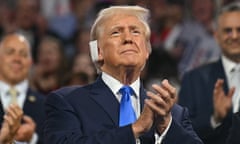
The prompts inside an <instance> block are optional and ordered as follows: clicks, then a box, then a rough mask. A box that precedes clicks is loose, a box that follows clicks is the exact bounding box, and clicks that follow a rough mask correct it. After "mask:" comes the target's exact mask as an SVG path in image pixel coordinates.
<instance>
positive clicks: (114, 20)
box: [103, 14, 144, 29]
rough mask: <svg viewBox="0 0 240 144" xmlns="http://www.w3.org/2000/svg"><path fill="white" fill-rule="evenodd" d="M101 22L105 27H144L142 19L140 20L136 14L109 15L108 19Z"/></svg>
mask: <svg viewBox="0 0 240 144" xmlns="http://www.w3.org/2000/svg"><path fill="white" fill-rule="evenodd" d="M109 19H110V20H109ZM103 24H105V29H112V28H115V27H129V26H132V27H137V28H144V25H143V23H142V21H140V20H139V19H138V18H137V17H136V16H133V15H127V14H119V15H113V16H110V17H109V18H108V20H106V21H105V22H104V23H103Z"/></svg>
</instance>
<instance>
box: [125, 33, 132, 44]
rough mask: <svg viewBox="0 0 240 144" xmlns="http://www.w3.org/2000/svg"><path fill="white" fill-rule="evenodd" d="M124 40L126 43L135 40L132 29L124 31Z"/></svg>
mask: <svg viewBox="0 0 240 144" xmlns="http://www.w3.org/2000/svg"><path fill="white" fill-rule="evenodd" d="M123 42H124V43H132V42H133V38H132V34H131V32H130V31H125V32H124V35H123Z"/></svg>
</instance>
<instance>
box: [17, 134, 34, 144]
mask: <svg viewBox="0 0 240 144" xmlns="http://www.w3.org/2000/svg"><path fill="white" fill-rule="evenodd" d="M37 141H38V135H37V133H34V134H33V137H32V139H31V140H30V142H29V143H28V142H20V141H16V140H15V141H14V144H37Z"/></svg>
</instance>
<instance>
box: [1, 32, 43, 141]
mask: <svg viewBox="0 0 240 144" xmlns="http://www.w3.org/2000/svg"><path fill="white" fill-rule="evenodd" d="M31 64H32V57H31V47H30V43H29V42H28V41H27V39H26V38H25V37H24V36H23V35H21V34H17V33H10V34H7V35H6V36H4V37H3V38H2V40H1V43H0V65H1V67H0V100H1V106H0V111H1V115H0V117H3V114H4V113H3V111H4V110H6V109H7V108H8V107H9V105H10V104H12V103H15V104H17V105H18V106H19V107H20V108H21V109H22V110H23V112H24V116H23V119H22V123H21V125H20V127H19V129H18V131H17V133H16V136H15V140H17V141H20V142H27V143H30V144H41V143H42V125H43V122H44V120H45V113H44V96H42V95H41V94H39V93H37V92H35V91H33V90H32V89H30V88H29V82H28V76H29V71H30V68H31Z"/></svg>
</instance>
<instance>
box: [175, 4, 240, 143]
mask: <svg viewBox="0 0 240 144" xmlns="http://www.w3.org/2000/svg"><path fill="white" fill-rule="evenodd" d="M239 30H240V3H232V4H229V5H227V6H226V7H224V8H222V10H221V11H220V13H219V16H218V19H217V27H216V31H215V38H216V40H217V42H218V43H219V46H220V47H221V51H222V56H221V58H220V59H219V60H218V61H217V62H213V63H210V64H207V65H204V66H201V67H199V68H196V69H194V70H192V71H190V72H188V73H186V74H185V75H184V77H183V79H182V84H181V89H180V93H179V104H180V105H182V106H186V107H188V109H189V113H190V118H191V120H192V122H193V128H194V129H195V130H196V132H197V133H198V134H199V136H200V138H202V140H203V142H204V143H205V144H224V143H225V142H226V138H227V136H228V132H229V128H230V126H231V117H232V116H231V115H232V113H233V112H234V113H235V112H237V111H238V110H239V102H240V95H239V93H240V91H239V90H238V89H239V88H240V87H239V85H240V83H238V82H237V81H236V82H235V80H240V78H238V76H240V73H237V71H238V70H237V67H238V65H239V64H240V31H239ZM235 76H236V77H235Z"/></svg>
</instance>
